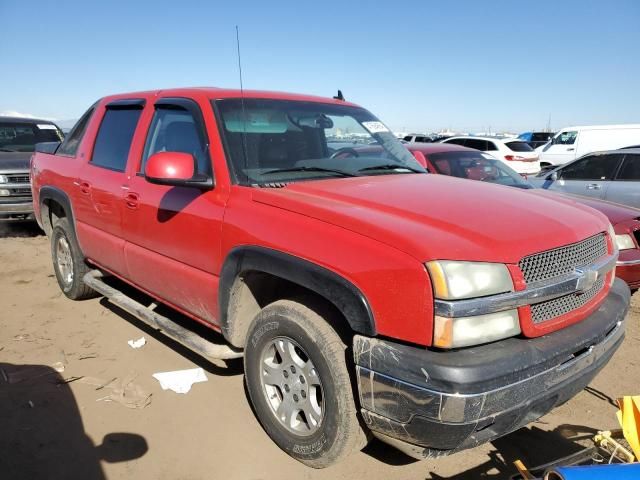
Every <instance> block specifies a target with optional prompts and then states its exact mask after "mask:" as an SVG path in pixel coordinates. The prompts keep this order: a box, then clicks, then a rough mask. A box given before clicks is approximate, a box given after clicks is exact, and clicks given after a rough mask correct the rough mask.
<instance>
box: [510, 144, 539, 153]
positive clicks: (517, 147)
mask: <svg viewBox="0 0 640 480" xmlns="http://www.w3.org/2000/svg"><path fill="white" fill-rule="evenodd" d="M505 145H506V146H507V147H509V148H510V149H511V150H513V151H514V152H533V148H531V145H529V144H528V143H525V142H506V143H505Z"/></svg>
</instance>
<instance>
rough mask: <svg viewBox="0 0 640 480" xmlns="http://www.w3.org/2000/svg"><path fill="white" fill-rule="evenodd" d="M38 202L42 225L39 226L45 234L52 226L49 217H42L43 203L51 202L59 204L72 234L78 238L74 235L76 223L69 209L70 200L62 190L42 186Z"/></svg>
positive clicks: (71, 210)
mask: <svg viewBox="0 0 640 480" xmlns="http://www.w3.org/2000/svg"><path fill="white" fill-rule="evenodd" d="M38 200H39V202H40V222H41V223H42V225H41V226H42V228H43V229H44V231H45V232H46V233H47V234H49V233H51V230H52V228H53V225H51V222H50V219H49V216H48V215H47V216H43V215H42V212H43V208H44V206H45V201H47V200H53V201H55V202H56V203H58V204H60V206H62V208H63V209H64V211H65V213H66V214H67V218H69V224H70V225H71V228H72V229H73V234H74V235H75V237H76V238H78V235H76V222H75V217H74V214H73V208H71V200H70V199H69V196H68V195H67V194H66V193H65V192H64V191H63V190H60V189H59V188H57V187H52V186H50V185H47V186H44V187H42V188H41V189H40V192H39V195H38ZM47 212H48V207H47Z"/></svg>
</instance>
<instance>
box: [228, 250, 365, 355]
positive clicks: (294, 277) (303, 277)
mask: <svg viewBox="0 0 640 480" xmlns="http://www.w3.org/2000/svg"><path fill="white" fill-rule="evenodd" d="M245 272H261V273H266V274H270V275H273V276H275V277H279V278H281V279H283V280H287V281H290V282H292V283H295V284H297V285H300V286H302V287H304V288H306V289H308V290H310V291H312V292H314V293H316V294H318V295H320V296H321V297H323V298H325V299H326V300H328V301H329V302H330V303H332V304H333V305H334V306H335V307H336V308H337V309H338V310H339V311H340V312H341V313H342V315H344V317H345V318H346V320H347V322H348V323H349V326H350V327H351V329H352V330H353V331H354V332H356V333H359V334H361V335H367V336H375V335H376V325H375V319H374V316H373V312H372V310H371V306H370V305H369V302H368V301H367V299H366V297H365V296H364V294H363V293H362V292H361V291H360V290H359V289H358V288H357V287H356V286H355V285H354V284H353V283H351V282H350V281H348V280H347V279H345V278H343V277H342V276H340V275H338V274H337V273H335V272H333V271H331V270H328V269H326V268H324V267H321V266H319V265H317V264H315V263H312V262H310V261H308V260H304V259H302V258H299V257H296V256H294V255H290V254H287V253H284V252H281V251H278V250H273V249H270V248H265V247H258V246H252V245H246V246H239V247H236V248H234V249H232V250H231V252H229V254H228V255H227V257H226V259H225V262H224V265H223V266H222V271H221V273H220V284H219V289H218V300H219V307H220V326H221V328H222V333H223V335H224V336H225V338H226V339H227V340H228V341H229V342H230V343H232V344H238V343H239V342H238V339H232V338H230V337H231V336H232V332H231V329H230V328H229V327H230V325H229V320H230V319H229V305H230V302H231V294H232V289H233V286H234V283H235V281H236V279H237V278H238V277H241V276H242V275H243V273H245Z"/></svg>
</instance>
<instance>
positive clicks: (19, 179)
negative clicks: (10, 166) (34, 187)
mask: <svg viewBox="0 0 640 480" xmlns="http://www.w3.org/2000/svg"><path fill="white" fill-rule="evenodd" d="M5 176H6V177H7V180H8V183H29V175H28V174H24V173H9V174H7V175H5Z"/></svg>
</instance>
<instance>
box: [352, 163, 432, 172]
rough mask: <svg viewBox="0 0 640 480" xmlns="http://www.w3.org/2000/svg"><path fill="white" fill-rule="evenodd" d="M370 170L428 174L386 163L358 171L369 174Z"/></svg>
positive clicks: (404, 166)
mask: <svg viewBox="0 0 640 480" xmlns="http://www.w3.org/2000/svg"><path fill="white" fill-rule="evenodd" d="M369 170H409V171H410V172H414V173H426V172H424V171H422V170H418V169H417V168H413V167H408V166H406V165H400V164H398V163H385V164H382V165H374V166H372V167H364V168H361V169H360V170H358V171H359V172H367V171H369Z"/></svg>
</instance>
